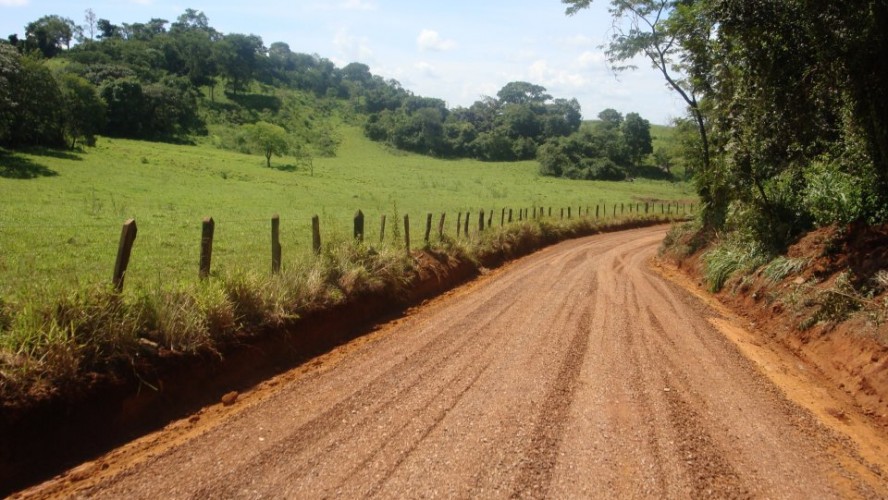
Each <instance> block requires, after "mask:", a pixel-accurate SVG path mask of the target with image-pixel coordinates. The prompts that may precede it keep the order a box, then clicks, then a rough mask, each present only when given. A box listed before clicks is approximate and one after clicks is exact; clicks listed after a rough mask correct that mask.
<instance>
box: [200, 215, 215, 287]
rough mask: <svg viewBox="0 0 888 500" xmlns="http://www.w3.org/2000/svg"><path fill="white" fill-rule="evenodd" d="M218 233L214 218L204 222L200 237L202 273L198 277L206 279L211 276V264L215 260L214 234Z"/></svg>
mask: <svg viewBox="0 0 888 500" xmlns="http://www.w3.org/2000/svg"><path fill="white" fill-rule="evenodd" d="M215 231H216V222H215V221H214V220H213V218H212V217H207V218H206V219H204V220H203V226H202V229H201V235H200V271H199V273H198V276H200V278H201V279H206V278H207V277H209V275H210V262H211V261H212V259H213V233H214V232H215Z"/></svg>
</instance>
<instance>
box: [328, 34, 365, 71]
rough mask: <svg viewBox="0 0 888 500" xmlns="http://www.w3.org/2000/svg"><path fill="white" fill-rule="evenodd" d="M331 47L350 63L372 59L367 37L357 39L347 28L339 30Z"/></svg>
mask: <svg viewBox="0 0 888 500" xmlns="http://www.w3.org/2000/svg"><path fill="white" fill-rule="evenodd" d="M333 46H334V47H336V49H337V50H338V51H339V52H340V53H341V54H342V55H343V56H345V57H346V58H348V59H349V60H351V61H364V62H365V63H366V62H367V61H369V60H371V58H372V57H373V51H372V50H371V49H370V40H369V39H368V38H367V37H359V36H355V35H352V34H351V33H349V31H348V29H347V28H341V29H340V30H339V31H337V32H336V35H335V36H334V37H333Z"/></svg>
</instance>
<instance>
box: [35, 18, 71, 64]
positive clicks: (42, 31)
mask: <svg viewBox="0 0 888 500" xmlns="http://www.w3.org/2000/svg"><path fill="white" fill-rule="evenodd" d="M74 29H75V25H74V21H72V20H70V19H68V18H65V17H61V16H56V15H51V16H43V17H41V18H40V19H38V20H36V21H33V22H31V23H28V25H27V26H26V27H25V46H26V47H27V48H28V49H29V50H33V49H36V50H39V51H40V53H41V54H43V56H44V57H55V56H56V55H58V54H59V53H60V52H61V51H62V49H63V48H65V49H68V48H70V47H71V39H73V38H74Z"/></svg>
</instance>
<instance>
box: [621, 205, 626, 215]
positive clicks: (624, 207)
mask: <svg viewBox="0 0 888 500" xmlns="http://www.w3.org/2000/svg"><path fill="white" fill-rule="evenodd" d="M625 213H626V206H625V205H623V204H622V203H620V215H623V214H625Z"/></svg>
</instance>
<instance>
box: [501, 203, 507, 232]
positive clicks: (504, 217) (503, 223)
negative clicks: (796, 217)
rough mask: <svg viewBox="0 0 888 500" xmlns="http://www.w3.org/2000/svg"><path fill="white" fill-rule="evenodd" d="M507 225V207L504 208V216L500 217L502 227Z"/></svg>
mask: <svg viewBox="0 0 888 500" xmlns="http://www.w3.org/2000/svg"><path fill="white" fill-rule="evenodd" d="M505 225H506V207H503V214H502V215H501V216H500V227H503V226H505Z"/></svg>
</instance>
